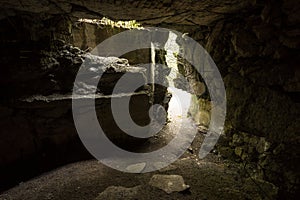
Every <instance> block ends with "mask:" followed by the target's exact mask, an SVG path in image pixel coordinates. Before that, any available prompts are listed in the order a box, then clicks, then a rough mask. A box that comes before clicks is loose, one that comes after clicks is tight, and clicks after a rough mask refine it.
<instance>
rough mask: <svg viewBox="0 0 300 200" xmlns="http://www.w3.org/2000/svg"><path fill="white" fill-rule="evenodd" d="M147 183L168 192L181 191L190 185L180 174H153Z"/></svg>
mask: <svg viewBox="0 0 300 200" xmlns="http://www.w3.org/2000/svg"><path fill="white" fill-rule="evenodd" d="M149 185H151V186H153V187H156V188H159V189H161V190H163V191H165V192H166V193H168V194H171V193H173V192H182V191H184V190H186V189H188V188H189V187H190V186H188V185H186V184H185V183H184V180H183V178H182V176H179V175H159V174H157V175H153V176H152V178H151V180H150V182H149Z"/></svg>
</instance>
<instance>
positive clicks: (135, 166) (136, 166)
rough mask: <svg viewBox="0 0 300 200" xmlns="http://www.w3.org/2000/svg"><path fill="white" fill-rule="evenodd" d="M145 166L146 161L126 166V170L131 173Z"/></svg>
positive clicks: (140, 170) (139, 170)
mask: <svg viewBox="0 0 300 200" xmlns="http://www.w3.org/2000/svg"><path fill="white" fill-rule="evenodd" d="M145 167H146V163H137V164H132V165H129V166H127V167H126V170H127V171H128V172H131V173H141V172H142V171H143V170H144V169H145Z"/></svg>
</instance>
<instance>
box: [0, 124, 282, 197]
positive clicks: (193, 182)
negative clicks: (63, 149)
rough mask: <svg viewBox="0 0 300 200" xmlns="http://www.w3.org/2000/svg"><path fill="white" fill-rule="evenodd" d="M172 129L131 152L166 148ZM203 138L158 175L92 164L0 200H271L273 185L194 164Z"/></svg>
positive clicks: (229, 168)
mask: <svg viewBox="0 0 300 200" xmlns="http://www.w3.org/2000/svg"><path fill="white" fill-rule="evenodd" d="M177 126H178V123H176V120H173V121H171V122H170V123H169V124H168V125H167V126H166V127H165V128H164V129H163V130H162V131H161V132H160V134H158V135H157V136H155V137H153V138H151V139H149V140H148V142H146V143H145V144H143V145H142V147H141V148H139V149H137V150H136V151H137V152H139V151H140V152H145V151H153V150H155V149H158V148H160V147H162V146H164V145H166V144H167V143H168V142H169V141H170V140H171V139H172V138H173V135H172V133H173V130H175V129H177V128H178V127H177ZM203 138H204V133H203V132H200V131H199V133H198V134H197V135H196V137H195V139H194V141H193V143H192V145H191V147H190V148H189V149H188V150H187V151H186V152H185V153H184V155H183V156H181V158H180V159H178V160H177V161H176V162H174V163H172V164H171V165H169V166H168V167H166V168H163V169H160V170H158V171H154V172H151V173H137V174H132V173H124V172H120V171H117V170H114V169H111V168H109V167H107V166H105V165H103V164H101V163H100V162H99V161H97V160H89V161H83V162H78V163H74V164H70V165H67V166H63V167H61V168H59V169H56V170H53V171H51V172H49V173H46V174H43V175H41V176H40V177H37V178H35V179H33V180H30V181H28V182H25V183H20V184H19V185H18V186H16V187H14V188H12V189H10V190H8V191H6V192H4V193H2V194H1V195H0V199H1V200H15V199H16V200H17V199H20V200H21V199H22V200H23V199H24V200H25V199H26V200H46V199H53V200H72V199H78V200H101V199H103V200H109V199H112V200H115V199H136V200H144V199H145V200H146V199H147V200H153V199H155V200H159V199H193V200H205V199H207V200H217V199H218V200H219V199H231V200H232V199H251V200H252V199H276V193H277V188H276V187H275V186H274V185H272V184H271V183H268V182H265V181H262V180H257V179H254V178H246V177H245V176H244V175H242V174H244V173H242V172H241V169H240V168H238V167H237V166H236V165H235V164H234V163H230V162H228V161H224V160H222V159H221V158H220V157H218V156H217V155H215V154H213V153H211V154H209V155H208V156H207V157H206V158H205V159H203V160H199V159H198V157H197V154H198V151H199V147H200V146H199V144H201V143H202V141H203ZM157 175H173V176H157ZM174 175H176V176H174ZM154 177H155V178H154ZM182 178H183V180H182Z"/></svg>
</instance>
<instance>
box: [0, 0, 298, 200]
mask: <svg viewBox="0 0 300 200" xmlns="http://www.w3.org/2000/svg"><path fill="white" fill-rule="evenodd" d="M0 5H1V7H0V9H1V12H0V53H1V56H0V59H1V60H0V93H1V98H0V127H1V129H0V199H1V200H2V199H3V200H13V199H28V200H31V199H32V200H34V199H36V200H43V199H57V200H58V199H87V200H88V199H89V200H100V199H139V200H140V199H153V198H155V199H193V200H196V199H197V200H198V199H199V200H201V199H203V200H204V199H207V200H214V199H245V200H246V199H266V200H269V199H276V200H277V199H298V198H297V197H298V196H299V195H300V194H299V169H300V165H299V163H300V160H299V153H300V152H299V143H300V137H299V130H300V118H299V107H300V104H299V103H300V96H299V92H300V80H299V79H300V68H299V63H300V56H299V55H300V54H299V53H300V37H299V36H300V25H299V23H300V4H299V2H298V1H297V0H220V1H214V0H200V1H196V0H186V1H182V0H157V1H150V0H148V1H147V0H114V1H113V0H85V1H79V0H74V1H70V0H9V1H8V0H1V1H0ZM150 27H157V28H165V30H171V31H170V32H168V34H167V35H161V38H162V41H163V44H162V45H163V46H164V47H165V48H166V47H168V48H173V49H177V50H176V51H175V50H174V52H176V53H174V52H173V54H170V53H169V52H168V51H166V50H161V49H157V48H154V47H152V46H151V48H143V49H138V50H133V51H130V52H127V53H125V54H123V55H122V56H111V55H108V56H100V55H95V54H94V52H95V51H94V50H95V48H96V49H97V45H99V44H100V43H102V42H103V41H106V40H107V39H109V38H111V37H113V36H116V35H118V34H120V33H124V32H125V31H129V32H130V31H133V30H141V31H143V30H144V31H147V28H150ZM172 30H174V32H175V31H178V32H180V33H182V34H183V35H182V38H183V39H184V37H185V36H186V37H189V38H192V39H193V40H195V41H196V42H197V43H199V44H200V45H201V46H202V47H203V48H204V49H205V50H206V51H207V53H208V54H209V55H210V56H211V58H212V60H213V61H214V63H215V64H216V66H217V67H218V70H219V72H220V75H221V77H222V80H223V82H224V87H225V91H226V117H225V125H224V127H223V131H222V134H221V135H220V138H219V139H218V141H217V143H216V145H215V146H214V148H213V149H212V150H210V152H209V154H208V155H207V156H206V157H205V158H203V159H201V158H199V157H198V152H199V150H200V146H201V144H202V143H203V141H205V138H206V137H207V136H208V135H209V128H210V124H211V121H212V110H213V109H214V106H216V105H215V103H214V102H213V101H212V96H211V95H212V94H211V92H210V91H209V88H208V86H209V85H210V83H207V82H206V81H205V78H204V77H202V76H201V73H199V72H198V71H197V70H196V69H195V67H194V66H193V65H192V64H191V63H189V61H188V60H187V59H186V58H183V57H182V56H181V54H180V53H179V52H181V51H182V47H181V46H180V45H179V44H180V41H179V39H178V38H177V39H174V38H173V39H172V34H173V32H172ZM143 41H144V40H143V38H142V37H136V40H135V41H134V43H136V44H140V43H143ZM128 45H129V46H130V45H131V44H128ZM149 45H150V44H149ZM151 45H152V43H151ZM153 45H155V44H153ZM195 49H196V48H191V54H192V55H193V56H194V57H197V56H198V55H194V53H195V52H194V51H195ZM98 51H100V52H101V51H103V52H105V49H98ZM177 53H178V54H177ZM147 63H150V65H144V64H147ZM151 64H152V65H151ZM153 64H160V65H159V66H160V67H156V68H153ZM204 65H205V64H204ZM297 66H298V67H297ZM81 69H83V70H82V71H83V73H82V77H83V78H84V80H85V82H76V81H75V80H77V79H76V76H77V75H78V73H79V72H80V70H81ZM84 70H86V71H84ZM99 73H101V74H102V77H101V79H100V81H99V82H96V85H95V86H93V83H94V82H95V80H97V79H98V78H99ZM125 74H126V75H127V76H128V77H129V79H128V81H127V82H126V84H123V85H121V86H119V87H120V88H121V89H120V91H117V90H114V89H115V88H116V85H117V83H118V81H120V80H121V79H122V77H123V76H124V75H125ZM77 77H78V76H77ZM87 77H88V78H87ZM179 77H184V80H185V81H182V80H181V79H180V78H179ZM149 80H150V81H151V80H152V81H154V82H155V83H150V82H149ZM135 82H140V83H142V85H141V87H139V88H137V89H136V90H134V91H131V90H128V86H129V85H132V84H134V83H135ZM158 82H159V83H164V84H157V83H158ZM175 94H182V95H183V97H184V98H186V100H184V102H188V103H187V106H186V108H182V110H181V111H182V112H185V111H186V113H185V114H184V115H180V116H179V115H178V112H179V111H178V108H179V107H180V105H178V104H176V103H175V104H174V102H175ZM92 97H93V99H94V101H93V102H94V104H95V109H94V110H95V113H96V119H97V121H98V122H99V124H100V126H101V127H102V129H103V131H104V132H105V134H106V136H107V137H108V139H109V140H111V141H112V142H113V143H114V144H115V145H116V146H118V147H119V148H121V149H124V150H127V151H129V152H134V153H136V154H139V153H145V152H153V151H156V150H158V149H160V148H162V147H164V146H166V145H167V144H168V143H169V142H170V141H172V139H173V138H176V134H175V132H177V131H178V130H181V132H182V134H185V135H186V137H187V138H188V135H189V131H190V130H191V127H196V129H197V131H198V132H197V134H196V135H195V138H194V140H193V141H192V143H191V144H190V146H189V147H188V149H186V151H184V153H183V154H182V155H181V156H180V158H179V159H177V160H176V161H175V162H173V163H172V164H170V165H168V166H165V167H163V168H161V167H157V169H159V170H156V171H151V172H147V173H143V170H145V169H146V167H145V165H146V163H143V162H139V163H135V162H134V161H130V163H131V164H128V166H125V167H124V168H126V170H127V171H128V172H131V173H126V172H122V171H118V170H116V169H112V168H110V167H109V166H106V165H104V164H102V163H101V162H100V161H98V160H97V159H95V157H94V156H93V155H92V154H91V152H90V151H89V150H88V149H87V148H86V146H85V145H84V142H83V141H82V138H81V137H80V136H79V134H78V129H77V127H76V126H75V124H74V121H76V120H77V119H75V118H76V117H74V116H75V114H74V102H75V103H76V102H83V103H82V104H84V102H87V101H90V98H92ZM129 97H130V100H129V103H128V107H129V110H130V116H129V117H131V118H132V120H133V121H134V122H135V123H136V124H137V125H139V126H147V125H148V124H149V123H150V122H151V116H149V113H150V115H151V112H150V111H149V109H150V108H151V106H152V105H159V109H157V110H155V114H156V116H158V117H159V118H160V119H159V120H164V121H166V123H165V125H164V126H163V128H162V129H161V130H160V131H159V132H158V133H157V134H156V135H154V136H152V137H147V138H138V137H134V136H132V135H128V134H127V132H126V131H124V130H122V129H121V128H120V127H118V124H117V123H116V122H115V119H114V115H113V110H112V108H111V106H112V102H113V101H115V102H118V101H119V102H121V103H119V104H118V106H119V108H120V110H121V109H122V107H125V106H126V105H123V104H122V102H123V101H122V100H124V99H125V100H126V99H128V98H129ZM72 103H73V104H72ZM72 105H73V107H72ZM150 110H151V109H150ZM161 110H165V111H166V113H167V115H164V114H163V111H161ZM78 112H79V116H85V115H86V114H87V112H90V107H87V108H86V107H85V108H83V109H82V110H79V111H78ZM120 112H121V111H120ZM76 114H78V113H76ZM79 118H80V117H79ZM186 119H191V120H192V124H190V125H189V124H188V125H186V124H185V125H184V126H183V127H179V124H180V122H182V121H184V120H186ZM125 121H126V120H125ZM87 126H89V122H87ZM129 129H130V128H129ZM133 131H134V130H133ZM112 155H113V154H112ZM105 159H108V158H105ZM128 162H129V161H128ZM154 164H155V165H157V166H160V165H162V164H161V163H159V162H157V163H154ZM119 167H122V166H119Z"/></svg>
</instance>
